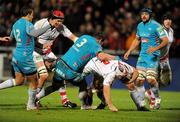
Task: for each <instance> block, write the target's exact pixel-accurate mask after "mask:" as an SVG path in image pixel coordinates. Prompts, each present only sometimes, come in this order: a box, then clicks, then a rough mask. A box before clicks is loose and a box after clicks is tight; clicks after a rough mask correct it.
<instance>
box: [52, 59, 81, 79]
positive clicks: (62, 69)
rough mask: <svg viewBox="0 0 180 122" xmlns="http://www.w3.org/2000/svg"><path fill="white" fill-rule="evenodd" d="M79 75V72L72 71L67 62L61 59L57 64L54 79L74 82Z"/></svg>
mask: <svg viewBox="0 0 180 122" xmlns="http://www.w3.org/2000/svg"><path fill="white" fill-rule="evenodd" d="M78 75H79V73H78V72H76V71H74V70H73V69H71V68H70V67H69V66H68V65H67V64H66V63H65V61H63V60H62V59H59V60H58V61H57V63H56V68H55V73H54V78H56V79H57V80H72V79H74V78H76V77H77V76H78Z"/></svg>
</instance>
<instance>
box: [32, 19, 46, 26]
mask: <svg viewBox="0 0 180 122" xmlns="http://www.w3.org/2000/svg"><path fill="white" fill-rule="evenodd" d="M48 24H49V23H48V19H47V18H43V19H40V20H38V21H36V22H35V24H34V27H35V28H40V27H43V26H46V25H48Z"/></svg>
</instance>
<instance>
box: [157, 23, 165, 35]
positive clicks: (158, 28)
mask: <svg viewBox="0 0 180 122" xmlns="http://www.w3.org/2000/svg"><path fill="white" fill-rule="evenodd" d="M156 33H157V35H158V37H159V38H163V37H166V33H165V31H164V29H163V27H162V26H161V25H158V26H157V28H156Z"/></svg>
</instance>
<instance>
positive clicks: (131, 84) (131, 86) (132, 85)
mask: <svg viewBox="0 0 180 122" xmlns="http://www.w3.org/2000/svg"><path fill="white" fill-rule="evenodd" d="M126 86H127V88H128V90H130V91H132V90H134V89H136V86H135V85H134V83H129V84H127V85H126Z"/></svg>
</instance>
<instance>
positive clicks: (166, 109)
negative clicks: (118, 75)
mask: <svg viewBox="0 0 180 122" xmlns="http://www.w3.org/2000/svg"><path fill="white" fill-rule="evenodd" d="M27 92H28V88H27V87H26V86H19V87H16V88H10V89H4V90H1V91H0V122H180V92H165V91H161V98H162V104H161V108H160V110H152V111H150V112H140V111H137V110H136V107H135V105H134V103H133V102H132V100H131V98H130V96H129V92H128V91H127V90H117V89H113V90H112V99H113V103H114V104H115V105H116V106H117V108H118V109H119V111H118V112H116V113H113V112H111V111H110V110H108V109H107V108H106V109H105V110H80V101H79V99H78V89H77V88H75V87H73V88H68V89H67V93H68V97H69V99H70V100H71V101H73V102H76V103H77V104H78V107H77V108H75V109H68V108H63V107H62V106H61V102H60V97H59V95H58V92H55V93H53V94H51V95H49V96H47V97H45V98H43V99H42V101H41V103H42V104H43V107H42V108H41V109H40V110H37V111H26V109H25V107H26V102H27ZM99 103H100V101H99V99H98V98H97V97H96V95H94V102H93V105H98V104H99ZM147 106H148V105H147Z"/></svg>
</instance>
